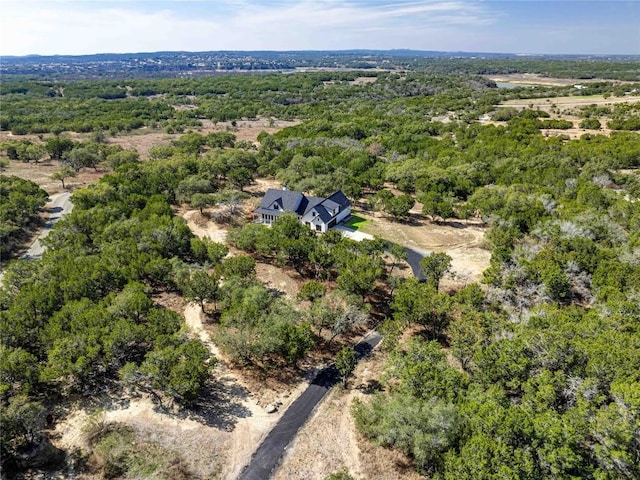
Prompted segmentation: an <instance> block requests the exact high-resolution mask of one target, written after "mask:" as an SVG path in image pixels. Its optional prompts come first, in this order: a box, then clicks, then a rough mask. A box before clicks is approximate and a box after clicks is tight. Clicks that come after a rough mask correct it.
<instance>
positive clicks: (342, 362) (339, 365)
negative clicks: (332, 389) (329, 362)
mask: <svg viewBox="0 0 640 480" xmlns="http://www.w3.org/2000/svg"><path fill="white" fill-rule="evenodd" d="M335 364H336V369H337V370H338V373H339V374H340V377H342V386H343V387H344V388H346V387H347V380H348V378H349V377H350V376H351V374H352V373H353V371H354V370H355V368H356V365H357V364H358V358H357V357H356V352H355V350H354V349H353V348H351V347H343V348H342V350H340V351H339V352H338V354H337V355H336V361H335Z"/></svg>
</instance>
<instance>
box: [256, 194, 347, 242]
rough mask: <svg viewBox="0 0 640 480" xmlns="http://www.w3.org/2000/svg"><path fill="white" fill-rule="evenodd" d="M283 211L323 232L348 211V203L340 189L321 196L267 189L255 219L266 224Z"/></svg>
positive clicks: (343, 217) (345, 216) (338, 221)
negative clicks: (325, 196)
mask: <svg viewBox="0 0 640 480" xmlns="http://www.w3.org/2000/svg"><path fill="white" fill-rule="evenodd" d="M284 212H293V213H295V214H296V215H298V219H299V220H300V221H301V222H302V223H303V224H304V225H306V226H307V227H309V228H310V229H312V230H314V231H316V232H326V231H327V230H328V229H330V228H331V227H333V226H334V225H337V224H338V223H340V222H342V221H343V220H344V219H345V218H347V217H348V216H349V215H350V214H351V202H350V201H349V199H348V198H347V197H346V196H345V194H344V193H342V191H340V190H338V191H337V192H335V193H334V194H332V195H331V196H329V197H327V198H322V197H308V196H306V195H303V194H302V193H299V192H292V191H290V190H286V189H284V190H276V189H273V188H270V189H269V190H267V193H265V195H264V197H263V198H262V202H261V203H260V206H259V207H258V208H256V209H255V210H254V213H255V214H257V215H258V221H259V222H260V223H264V224H266V225H271V224H272V223H273V222H274V221H275V219H276V218H278V217H279V216H280V215H282V214H283V213H284Z"/></svg>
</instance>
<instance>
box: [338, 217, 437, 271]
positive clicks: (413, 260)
mask: <svg viewBox="0 0 640 480" xmlns="http://www.w3.org/2000/svg"><path fill="white" fill-rule="evenodd" d="M333 228H334V230H338V231H339V232H340V233H341V234H342V235H343V236H344V237H347V238H350V239H351V240H355V241H357V242H360V241H362V240H365V239H367V240H373V239H374V238H375V237H374V236H373V235H369V234H368V233H362V232H359V231H357V230H354V229H353V228H349V227H345V226H344V225H336V226H335V227H333ZM385 241H386V242H387V244H389V245H393V242H389V241H388V240H385ZM404 249H405V250H406V251H407V263H408V264H409V265H410V266H411V270H412V271H413V275H414V277H416V278H417V279H419V280H424V275H422V271H421V270H420V260H422V259H423V258H424V256H425V255H429V254H430V253H431V252H428V251H426V250H418V249H415V248H409V247H404Z"/></svg>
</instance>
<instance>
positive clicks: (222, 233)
mask: <svg viewBox="0 0 640 480" xmlns="http://www.w3.org/2000/svg"><path fill="white" fill-rule="evenodd" d="M178 215H180V216H181V217H182V218H184V219H185V220H186V221H187V225H188V226H189V228H190V229H191V231H192V232H193V234H194V235H196V236H197V237H200V238H204V237H209V239H210V240H213V241H214V242H220V243H224V242H225V240H226V239H227V229H226V228H223V227H221V226H219V225H218V224H216V223H215V222H212V221H210V220H209V219H208V218H206V217H203V216H202V215H201V214H200V211H198V210H187V211H180V212H178Z"/></svg>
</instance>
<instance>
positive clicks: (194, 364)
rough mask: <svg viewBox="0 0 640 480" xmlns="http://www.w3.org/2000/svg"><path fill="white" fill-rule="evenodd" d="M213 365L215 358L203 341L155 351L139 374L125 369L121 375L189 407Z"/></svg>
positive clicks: (129, 367) (131, 368)
mask: <svg viewBox="0 0 640 480" xmlns="http://www.w3.org/2000/svg"><path fill="white" fill-rule="evenodd" d="M214 362H215V358H213V357H212V356H211V354H210V353H209V352H208V350H207V349H206V347H205V346H204V345H202V343H201V342H200V341H198V340H185V341H184V342H182V343H180V344H179V345H177V346H174V345H169V346H166V347H164V348H158V349H155V350H152V351H151V352H149V353H148V354H147V356H146V358H145V361H144V362H143V363H142V365H141V366H140V369H139V370H137V373H136V369H135V366H134V367H131V366H125V368H124V369H123V372H122V376H123V377H129V379H130V380H129V381H130V382H131V381H133V382H134V384H137V385H138V386H140V387H142V388H143V389H147V390H149V389H153V390H155V391H156V392H158V391H159V392H161V393H162V394H165V395H168V396H169V397H170V398H172V399H173V400H176V401H178V402H180V403H185V404H190V403H192V402H193V401H195V399H196V398H197V397H198V392H199V391H200V389H201V388H202V387H203V386H204V384H205V382H206V381H207V379H208V378H209V371H210V369H211V368H212V367H213V365H214ZM156 395H157V393H156Z"/></svg>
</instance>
